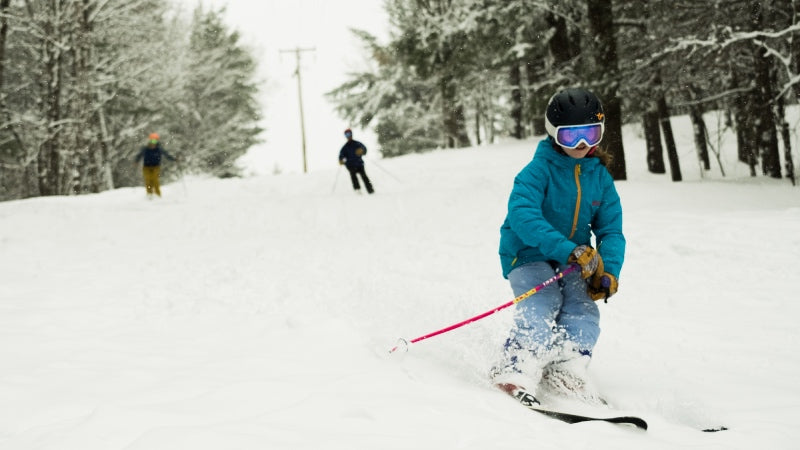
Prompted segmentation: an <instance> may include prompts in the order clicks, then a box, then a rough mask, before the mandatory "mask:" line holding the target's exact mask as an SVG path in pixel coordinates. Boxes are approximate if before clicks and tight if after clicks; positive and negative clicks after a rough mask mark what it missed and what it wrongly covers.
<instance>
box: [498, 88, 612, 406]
mask: <svg viewBox="0 0 800 450" xmlns="http://www.w3.org/2000/svg"><path fill="white" fill-rule="evenodd" d="M604 122H605V116H604V113H603V107H602V105H601V103H600V100H599V99H598V98H597V97H596V96H595V95H594V94H592V93H591V92H589V91H587V90H585V89H578V88H572V89H566V90H563V91H560V92H558V93H557V94H555V95H554V96H553V97H552V98H551V99H550V101H549V103H548V105H547V110H546V114H545V125H546V129H547V133H548V135H549V136H548V137H547V138H545V139H544V140H542V141H541V142H539V145H538V147H537V149H536V153H535V155H534V158H533V160H532V161H531V162H530V163H529V164H528V165H527V166H526V167H525V168H524V169H522V171H521V172H520V173H519V174H518V175H517V176H516V178H515V180H514V187H513V189H512V191H511V195H510V197H509V201H508V213H507V215H506V218H505V222H504V223H503V226H502V227H501V229H500V252H499V253H500V261H501V265H502V268H503V276H504V277H505V278H507V279H508V280H509V282H510V284H511V288H512V290H513V292H514V295H515V296H519V295H520V294H523V293H525V292H527V291H529V290H530V289H531V288H533V287H535V286H537V285H539V284H540V283H542V282H543V281H545V280H547V279H549V278H552V277H553V276H554V275H556V274H558V273H559V272H561V271H564V270H565V269H567V267H569V265H570V264H573V263H574V264H578V265H579V266H580V270H575V271H572V272H571V273H569V274H567V275H565V276H564V277H563V278H561V279H560V280H559V281H558V283H553V284H550V285H549V286H547V287H546V288H544V289H542V290H540V291H538V292H536V294H535V295H533V296H532V297H530V298H528V299H527V300H525V301H521V302H519V303H517V305H516V310H515V312H514V327H513V328H512V329H511V331H510V333H509V337H508V339H507V340H506V342H505V345H504V347H503V359H502V361H501V362H500V363H499V364H497V365H496V366H495V367H493V368H492V370H491V375H492V379H493V381H494V382H495V383H496V384H498V385H500V386H501V387H504V385H506V386H507V385H509V384H510V385H515V386H518V387H521V388H523V389H525V390H526V391H528V392H530V393H531V394H534V395H535V392H536V390H537V388H538V387H539V386H540V384H543V385H545V387H550V388H554V389H557V392H558V393H561V394H569V395H570V396H577V397H579V398H583V399H586V400H599V399H598V398H597V397H596V395H595V394H594V393H593V392H592V391H591V389H589V388H588V387H587V386H586V377H585V375H586V374H585V372H586V369H587V366H588V364H589V361H590V358H591V356H592V349H593V348H594V345H595V343H596V342H597V338H598V335H599V334H600V327H599V310H598V308H597V305H596V304H595V301H596V300H600V299H607V298H608V297H610V296H611V295H613V294H614V293H616V292H617V279H618V278H619V272H620V269H621V268H622V262H623V258H624V253H625V237H624V236H623V234H622V207H621V204H620V199H619V196H618V195H617V191H616V189H615V187H614V182H613V179H612V178H611V175H610V174H609V172H608V170H607V169H606V165H607V164H608V162H609V159H610V158H609V156H608V154H607V153H605V152H604V151H602V150H601V149H600V148H599V147H598V145H599V144H600V141H601V139H602V137H603V131H604V127H605V123H604ZM592 234H594V238H595V242H596V244H597V245H596V249H595V248H593V247H592V245H591V238H592Z"/></svg>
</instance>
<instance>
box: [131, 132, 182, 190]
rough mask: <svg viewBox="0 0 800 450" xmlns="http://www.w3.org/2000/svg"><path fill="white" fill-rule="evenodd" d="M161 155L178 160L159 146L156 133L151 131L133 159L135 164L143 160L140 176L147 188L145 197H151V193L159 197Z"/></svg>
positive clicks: (171, 159) (158, 138)
mask: <svg viewBox="0 0 800 450" xmlns="http://www.w3.org/2000/svg"><path fill="white" fill-rule="evenodd" d="M162 156H164V157H166V158H167V159H169V160H170V161H177V160H178V158H175V157H173V156H172V155H170V154H169V153H167V151H166V150H164V149H163V148H162V147H161V142H160V137H159V135H158V133H151V134H150V137H149V142H148V143H147V145H146V146H144V147H142V149H141V150H139V154H138V155H136V160H135V162H136V163H137V164H138V163H139V161H140V160H144V161H143V164H142V176H143V177H144V187H145V189H146V190H147V198H153V194H155V195H157V196H159V197H161V183H160V182H159V177H160V175H161V157H162Z"/></svg>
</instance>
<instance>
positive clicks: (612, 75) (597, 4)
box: [587, 0, 627, 180]
mask: <svg viewBox="0 0 800 450" xmlns="http://www.w3.org/2000/svg"><path fill="white" fill-rule="evenodd" d="M587 4H588V10H587V20H588V23H589V30H590V32H589V36H590V38H591V39H592V41H593V43H594V46H595V47H594V49H593V51H592V59H593V61H592V63H593V68H592V69H593V70H592V74H593V75H594V76H593V78H594V79H597V80H602V82H603V83H602V85H601V89H600V92H597V94H598V95H599V96H600V100H601V101H602V102H603V109H604V110H605V114H606V124H605V127H606V131H605V135H604V136H603V148H605V149H606V151H608V153H609V154H610V155H611V157H612V160H611V164H610V167H609V168H608V170H609V173H611V176H612V177H613V178H614V179H615V180H624V179H626V178H627V173H626V167H625V149H624V147H623V145H622V106H621V101H620V99H619V97H618V95H617V85H618V83H619V81H620V76H619V69H618V67H619V64H618V58H617V48H616V36H615V32H614V22H613V19H614V15H613V10H612V4H611V0H592V1H590V2H587Z"/></svg>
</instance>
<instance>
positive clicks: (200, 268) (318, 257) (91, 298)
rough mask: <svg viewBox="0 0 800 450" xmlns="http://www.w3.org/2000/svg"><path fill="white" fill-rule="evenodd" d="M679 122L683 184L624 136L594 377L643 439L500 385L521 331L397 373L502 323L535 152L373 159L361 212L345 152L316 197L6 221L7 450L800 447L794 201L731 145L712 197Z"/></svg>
mask: <svg viewBox="0 0 800 450" xmlns="http://www.w3.org/2000/svg"><path fill="white" fill-rule="evenodd" d="M674 122H675V126H676V129H677V132H678V133H677V134H678V138H679V139H678V140H679V145H681V148H682V153H681V162H682V164H683V166H682V171H683V175H684V179H685V181H683V182H681V183H673V182H671V181H670V177H669V175H668V174H667V175H653V174H649V173H647V172H646V170H645V162H644V142H643V140H642V138H641V133H640V131H639V130H638V128H637V127H635V126H633V127H627V128H626V129H625V146H626V158H627V167H628V178H629V179H628V180H627V181H621V182H618V183H617V189H618V191H619V193H620V195H621V198H622V202H623V209H624V214H625V217H624V221H625V225H624V226H625V233H626V236H627V239H628V252H627V257H626V262H625V266H624V267H623V270H622V274H621V277H620V290H619V293H618V294H617V295H616V296H614V297H612V298H611V299H610V301H609V302H608V303H607V304H601V305H600V309H601V327H602V329H603V332H602V334H601V336H600V340H599V342H598V345H597V347H596V348H595V355H594V361H593V362H592V365H591V372H590V373H591V375H592V377H593V380H594V382H595V384H596V385H597V386H598V388H599V389H600V390H601V392H602V393H603V395H604V396H606V397H607V398H608V399H609V401H610V402H611V403H612V405H613V407H614V410H613V411H609V413H613V414H623V413H624V414H634V415H638V416H641V417H643V418H645V419H646V420H647V421H648V423H649V425H650V428H649V430H647V431H641V430H637V429H635V428H632V427H626V426H620V425H612V424H607V423H600V422H591V423H583V424H575V425H568V424H565V423H562V422H558V421H555V420H553V419H549V418H547V417H544V416H540V415H538V414H535V413H532V412H530V411H528V410H526V409H525V408H523V407H521V406H520V405H519V404H517V403H516V402H515V401H514V400H513V399H511V398H510V397H508V396H506V395H505V394H503V393H502V392H500V391H499V390H497V389H494V388H493V387H491V385H490V383H489V381H488V379H487V376H486V375H487V370H488V369H489V367H490V366H491V364H492V363H493V362H494V361H495V359H496V358H497V357H498V354H499V349H500V346H501V343H502V341H503V339H504V337H505V335H506V333H507V331H508V328H509V326H510V323H511V309H510V308H509V309H504V310H502V311H500V312H498V313H496V314H493V315H490V316H488V317H486V318H484V319H482V320H480V321H477V322H475V323H472V324H470V325H467V326H464V327H461V328H459V329H456V330H453V331H450V332H448V333H445V334H441V335H439V336H436V337H434V338H431V339H427V340H424V341H421V342H419V343H417V344H413V345H412V346H411V347H410V348H409V349H408V351H407V352H396V353H394V354H389V349H390V348H392V347H394V346H395V344H396V343H397V339H398V338H400V337H402V338H406V339H413V338H416V337H418V336H421V335H424V334H427V333H429V332H432V331H435V330H438V329H441V328H443V327H446V326H449V325H452V324H454V323H457V322H460V321H462V320H464V319H467V318H469V317H472V316H474V315H477V314H479V313H482V312H484V311H487V310H490V309H492V308H494V307H496V306H499V305H502V304H504V303H506V302H508V301H509V300H511V297H512V294H511V289H510V287H509V286H508V284H507V282H506V281H505V280H504V279H503V278H502V276H501V274H500V265H499V260H498V257H497V244H498V238H499V227H500V224H501V223H502V220H503V217H504V215H505V208H506V201H507V197H508V194H509V192H510V189H511V186H512V181H513V178H514V176H515V175H516V173H517V172H518V171H519V170H520V169H521V168H522V167H523V166H524V165H525V164H526V163H527V162H528V161H529V160H530V158H531V157H532V154H533V149H534V148H535V145H536V142H537V140H538V139H530V140H526V141H522V142H505V143H501V144H496V145H490V146H483V147H478V148H470V149H464V150H440V151H433V152H430V153H427V154H417V155H408V156H404V157H400V158H394V159H378V158H377V157H376V156H375V155H373V154H370V155H369V156H368V157H367V161H366V164H367V166H366V167H367V172H368V174H369V175H370V177H371V178H372V180H373V182H374V184H375V188H376V191H377V192H376V194H375V195H372V196H368V195H356V194H355V193H354V192H353V190H352V188H351V187H350V186H349V180H348V176H347V174H346V173H345V171H344V169H341V168H338V166H336V165H335V159H336V155H337V154H338V148H339V146H340V145H341V143H342V142H338V141H337V140H336V139H337V138H338V136H337V137H331V144H330V147H331V166H330V168H329V169H324V170H318V171H315V172H312V173H309V174H306V175H302V174H283V175H279V176H261V177H250V178H245V179H229V180H217V179H204V178H197V177H187V178H185V179H183V180H179V181H177V182H174V183H171V184H168V185H166V186H164V187H163V189H162V192H163V195H164V197H163V198H162V199H159V200H152V201H149V200H147V199H146V197H145V192H144V189H143V188H127V189H117V190H114V191H110V192H104V193H102V194H98V195H87V196H81V197H50V198H35V199H27V200H21V201H10V202H5V203H0V224H2V225H1V226H0V279H2V282H0V448H2V449H9V450H12V449H13V450H23V449H58V450H64V449H75V450H94V449H97V450H114V449H125V450H140V449H147V450H154V449H169V450H174V449H193V450H200V449H301V450H302V449H321V448H324V449H349V450H358V449H364V450H367V449H369V450H374V449H441V448H446V449H480V450H485V449H523V448H536V449H566V448H569V449H573V448H592V449H602V448H613V449H616V450H626V449H643V448H648V449H649V448H655V449H673V448H695V449H722V448H724V449H752V448H771V449H781V448H782V449H788V448H796V446H797V443H798V442H800V431H798V427H797V419H798V418H800V385H799V384H798V379H800V362H799V360H798V356H797V351H796V345H797V342H799V341H800V339H798V334H800V333H799V332H798V329H800V327H798V323H797V320H798V318H799V317H800V302H798V284H797V275H798V268H799V267H800V253H798V249H800V188H798V187H792V186H791V184H790V183H789V181H787V180H774V179H769V178H765V177H757V178H750V177H749V176H747V173H748V169H747V168H746V167H744V166H743V165H742V164H740V163H737V162H735V156H734V153H735V148H734V146H733V142H734V141H733V139H732V138H731V137H730V136H728V137H727V138H726V140H725V141H723V142H721V144H722V145H723V148H724V149H725V151H724V152H723V164H724V166H725V170H726V173H727V174H728V176H727V177H724V178H723V177H722V176H720V173H719V168H718V167H717V166H716V163H713V164H712V170H711V171H709V172H706V173H705V174H704V175H703V177H702V179H701V176H700V170H699V168H698V166H697V163H696V162H695V158H694V156H693V148H692V146H691V134H689V130H690V126H689V124H688V121H686V120H685V118H679V119H676V120H675V121H674ZM366 144H367V145H370V143H366ZM371 147H373V148H375V147H377V146H376V145H375V144H374V143H373V144H372V145H371ZM176 153H180V151H179V150H178V149H176ZM373 153H374V152H373ZM797 160H798V157H797V154H796V153H795V161H797ZM526 301H536V300H535V296H534V297H532V298H531V299H529V300H526ZM718 426H725V427H727V428H728V430H727V431H722V432H718V433H704V432H702V431H700V430H701V429H703V428H707V427H718Z"/></svg>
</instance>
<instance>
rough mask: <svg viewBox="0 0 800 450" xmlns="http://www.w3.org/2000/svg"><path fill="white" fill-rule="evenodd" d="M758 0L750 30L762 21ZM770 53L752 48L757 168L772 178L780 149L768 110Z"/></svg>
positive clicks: (758, 27) (772, 89)
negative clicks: (759, 163)
mask: <svg viewBox="0 0 800 450" xmlns="http://www.w3.org/2000/svg"><path fill="white" fill-rule="evenodd" d="M761 4H762V2H761V1H760V0H754V1H753V2H752V3H751V8H752V9H751V16H750V20H751V25H752V27H753V30H762V29H763V28H762V26H763V23H764V17H763V11H762V9H761ZM770 60H771V57H769V56H768V55H767V49H765V48H764V47H763V46H758V47H756V48H755V52H754V61H753V66H754V69H755V72H756V76H755V90H756V102H755V104H754V107H755V108H756V111H755V115H754V118H755V120H756V122H755V123H756V137H757V139H758V140H757V141H756V145H758V154H759V156H760V157H761V170H762V172H763V174H764V175H768V176H770V177H772V178H780V177H781V163H780V159H781V158H780V151H779V150H778V132H777V127H776V124H775V119H774V116H773V114H772V107H771V105H772V99H773V98H775V87H774V84H775V81H774V78H775V77H774V76H773V75H772V73H771V64H770Z"/></svg>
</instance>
